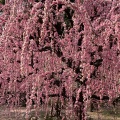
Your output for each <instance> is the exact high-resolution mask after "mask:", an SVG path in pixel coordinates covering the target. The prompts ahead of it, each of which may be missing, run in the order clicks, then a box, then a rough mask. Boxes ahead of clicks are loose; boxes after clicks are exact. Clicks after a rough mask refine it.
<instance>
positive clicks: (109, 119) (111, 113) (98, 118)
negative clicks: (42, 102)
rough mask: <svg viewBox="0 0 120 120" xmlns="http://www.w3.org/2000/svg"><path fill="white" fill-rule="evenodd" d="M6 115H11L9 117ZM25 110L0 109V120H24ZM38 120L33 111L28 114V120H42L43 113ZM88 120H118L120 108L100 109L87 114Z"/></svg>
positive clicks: (55, 119) (54, 119)
mask: <svg viewBox="0 0 120 120" xmlns="http://www.w3.org/2000/svg"><path fill="white" fill-rule="evenodd" d="M8 113H11V114H10V115H9V114H8ZM25 114H26V110H25V108H17V109H11V110H10V109H8V108H7V107H6V106H2V107H0V120H25ZM39 114H40V118H39V119H35V117H34V116H35V110H34V109H32V110H31V112H30V116H29V117H30V119H29V120H44V114H45V112H40V113H39ZM47 120H58V119H57V118H55V117H54V118H48V119H47ZM88 120H120V107H118V106H117V107H116V108H115V109H113V108H112V107H111V108H102V109H101V110H100V111H98V112H97V111H94V112H88Z"/></svg>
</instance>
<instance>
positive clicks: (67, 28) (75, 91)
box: [0, 0, 120, 120]
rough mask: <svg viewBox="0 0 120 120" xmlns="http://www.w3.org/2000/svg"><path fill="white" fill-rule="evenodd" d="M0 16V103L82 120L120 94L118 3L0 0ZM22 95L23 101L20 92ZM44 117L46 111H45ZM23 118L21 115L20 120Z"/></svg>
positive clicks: (85, 0) (104, 0) (60, 0)
mask: <svg viewBox="0 0 120 120" xmlns="http://www.w3.org/2000/svg"><path fill="white" fill-rule="evenodd" d="M1 6H2V7H1V10H2V14H1V15H0V94H1V95H0V103H1V105H2V104H4V103H7V104H8V105H10V106H19V105H20V104H21V101H22V100H23V101H24V102H25V104H26V109H27V113H28V112H29V111H30V109H32V107H34V108H35V109H36V111H37V110H38V109H39V108H42V107H43V108H44V109H46V112H48V109H49V107H48V103H49V102H50V101H51V104H50V105H49V106H50V108H51V109H50V113H51V116H54V115H56V116H58V118H61V119H63V120H64V119H66V118H67V119H69V120H70V119H72V116H74V118H75V119H76V120H85V119H86V111H87V105H88V104H89V103H90V101H91V100H92V99H93V96H94V99H95V100H96V101H97V100H98V101H102V100H106V99H105V98H107V101H108V102H111V101H113V99H114V98H116V97H118V96H119V94H120V86H119V79H120V69H119V68H120V35H119V32H120V27H119V24H120V23H119V22H120V20H119V19H120V18H119V17H120V10H119V7H120V4H119V1H118V0H114V1H112V0H111V1H110V0H109V1H108V0H84V1H81V2H80V1H78V0H64V1H62V0H56V1H54V0H37V1H36V0H35V1H34V0H6V1H5V5H1ZM22 93H23V97H22V96H21V94H22ZM46 115H47V113H46ZM28 117H29V116H26V119H27V118H28Z"/></svg>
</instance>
